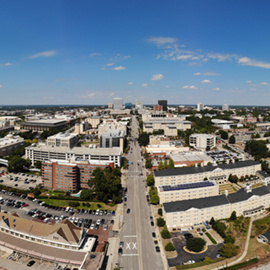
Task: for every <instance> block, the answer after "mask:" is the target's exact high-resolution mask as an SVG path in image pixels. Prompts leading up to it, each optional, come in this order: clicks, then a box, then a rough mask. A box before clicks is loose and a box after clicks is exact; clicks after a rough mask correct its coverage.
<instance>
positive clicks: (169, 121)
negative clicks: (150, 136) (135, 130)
mask: <svg viewBox="0 0 270 270" xmlns="http://www.w3.org/2000/svg"><path fill="white" fill-rule="evenodd" d="M190 128H191V122H190V121H187V120H180V119H178V118H177V117H164V118H158V119H154V118H151V120H149V121H144V122H143V131H144V132H147V133H153V131H157V130H163V131H164V135H166V136H177V130H183V131H185V130H187V129H190Z"/></svg>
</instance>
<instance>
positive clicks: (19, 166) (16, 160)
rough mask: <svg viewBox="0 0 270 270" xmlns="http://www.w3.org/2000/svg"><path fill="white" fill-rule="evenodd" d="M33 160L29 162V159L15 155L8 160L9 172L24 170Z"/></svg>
mask: <svg viewBox="0 0 270 270" xmlns="http://www.w3.org/2000/svg"><path fill="white" fill-rule="evenodd" d="M30 165H31V161H30V164H29V160H26V159H23V158H22V157H20V156H13V157H11V159H10V160H9V162H8V167H7V169H8V171H9V172H15V173H17V172H22V171H24V169H25V167H28V168H29V167H30Z"/></svg>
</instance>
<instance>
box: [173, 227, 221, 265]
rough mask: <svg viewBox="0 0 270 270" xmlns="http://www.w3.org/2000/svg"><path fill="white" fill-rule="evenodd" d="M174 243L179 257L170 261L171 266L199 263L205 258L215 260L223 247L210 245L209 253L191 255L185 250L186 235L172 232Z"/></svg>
mask: <svg viewBox="0 0 270 270" xmlns="http://www.w3.org/2000/svg"><path fill="white" fill-rule="evenodd" d="M171 235H172V242H173V244H174V246H175V250H176V252H177V256H176V257H175V258H172V259H168V263H169V266H170V267H172V266H176V265H183V264H184V263H185V262H187V261H194V262H199V261H202V260H204V258H205V257H206V256H207V257H210V258H211V259H215V258H216V256H217V254H218V252H219V250H220V248H221V247H222V246H223V244H222V243H220V244H217V245H213V244H212V245H208V249H207V251H205V252H203V253H200V254H191V253H188V252H186V251H185V250H184V249H183V248H184V246H186V238H185V236H184V233H183V232H182V233H181V232H172V233H171ZM196 237H198V236H196Z"/></svg>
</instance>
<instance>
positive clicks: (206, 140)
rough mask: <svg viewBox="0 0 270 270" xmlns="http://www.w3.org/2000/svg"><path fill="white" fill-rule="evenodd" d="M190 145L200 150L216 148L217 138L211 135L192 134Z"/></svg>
mask: <svg viewBox="0 0 270 270" xmlns="http://www.w3.org/2000/svg"><path fill="white" fill-rule="evenodd" d="M189 145H190V146H191V147H194V148H196V149H199V150H205V149H206V148H207V147H209V148H210V149H212V148H213V147H215V146H216V136H215V135H211V134H192V135H190V137H189Z"/></svg>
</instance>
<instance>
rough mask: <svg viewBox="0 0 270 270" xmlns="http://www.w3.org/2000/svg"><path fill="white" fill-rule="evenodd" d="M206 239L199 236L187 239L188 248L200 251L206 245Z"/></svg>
mask: <svg viewBox="0 0 270 270" xmlns="http://www.w3.org/2000/svg"><path fill="white" fill-rule="evenodd" d="M205 243H206V242H205V240H203V239H202V238H199V237H194V238H189V239H188V240H187V249H188V250H190V251H194V252H200V251H202V250H203V248H204V246H205Z"/></svg>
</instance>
